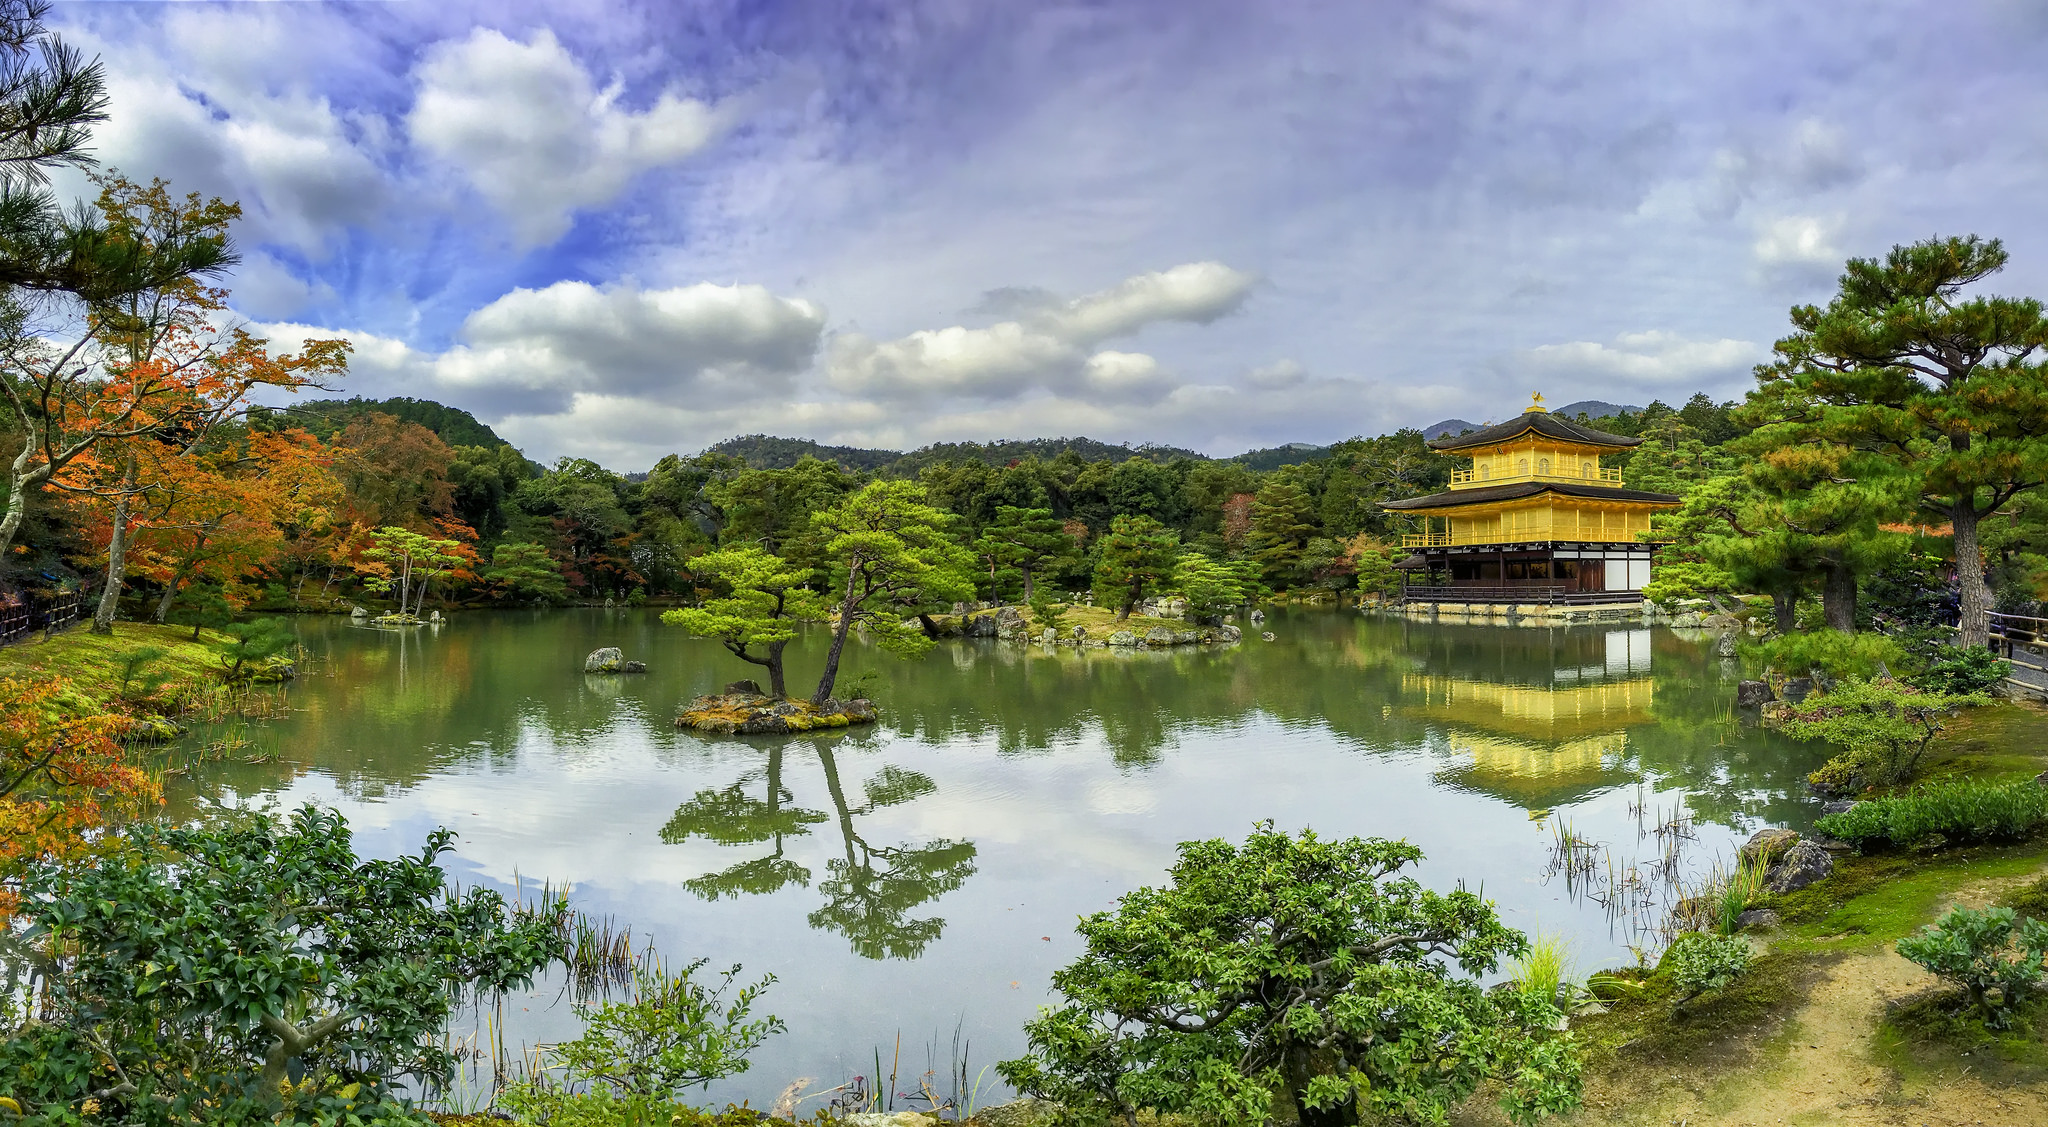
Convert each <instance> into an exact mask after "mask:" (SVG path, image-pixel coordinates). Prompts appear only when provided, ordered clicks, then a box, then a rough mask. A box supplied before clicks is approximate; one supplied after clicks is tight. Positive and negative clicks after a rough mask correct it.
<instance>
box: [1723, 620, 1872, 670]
mask: <svg viewBox="0 0 2048 1127" xmlns="http://www.w3.org/2000/svg"><path fill="white" fill-rule="evenodd" d="M1743 650H1744V652H1745V653H1746V654H1747V655H1749V656H1750V657H1752V658H1754V659H1757V660H1760V661H1762V662H1763V664H1764V665H1765V666H1766V667H1768V668H1770V669H1773V670H1776V671H1777V672H1779V673H1783V674H1785V675H1786V676H1788V677H1804V676H1806V675H1807V674H1808V673H1809V672H1811V671H1813V670H1815V669H1818V670H1820V671H1821V672H1822V673H1825V674H1826V675H1828V676H1829V677H1875V676H1877V674H1878V667H1879V666H1880V665H1883V666H1886V667H1890V666H1893V665H1897V664H1899V662H1900V661H1901V660H1902V659H1903V658H1904V657H1905V654H1906V651H1905V648H1904V647H1902V646H1900V645H1899V643H1898V642H1896V641H1894V640H1892V639H1891V638H1889V637H1887V636H1885V635H1883V634H1870V633H1864V634H1849V633H1844V632H1843V631H1840V630H1807V631H1802V632H1799V633H1793V634H1780V635H1778V636H1777V637H1775V638H1769V639H1766V640H1764V641H1761V642H1754V643H1751V644H1749V645H1747V646H1745V647H1743Z"/></svg>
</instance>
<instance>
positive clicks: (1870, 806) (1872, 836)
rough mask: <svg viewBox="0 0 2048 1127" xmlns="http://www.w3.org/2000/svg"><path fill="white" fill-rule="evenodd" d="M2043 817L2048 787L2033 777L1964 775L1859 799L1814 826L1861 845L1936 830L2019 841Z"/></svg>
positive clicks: (1904, 841) (1913, 839) (1922, 836)
mask: <svg viewBox="0 0 2048 1127" xmlns="http://www.w3.org/2000/svg"><path fill="white" fill-rule="evenodd" d="M2043 822H2048V787H2043V786H2041V785H2040V784H2038V783H2036V782H2034V781H2033V780H2031V779H2029V780H2026V781H2024V782H2017V783H1986V782H1977V781H1973V780H1963V781H1960V782H1953V783H1935V784H1931V785H1928V786H1924V787H1921V788H1920V789H1918V790H1916V791H1913V792H1912V793H1910V794H1895V795H1888V796H1886V797H1884V798H1874V799H1871V800H1869V801H1867V802H1859V803H1857V804H1856V805H1854V806H1851V807H1850V808H1849V809H1847V810H1844V811H1843V812H1841V813H1839V814H1829V815H1827V816H1826V817H1824V818H1822V819H1820V820H1819V821H1818V822H1815V823H1814V828H1815V829H1817V830H1819V831H1820V832H1821V833H1824V834H1827V835H1828V836H1830V837H1838V838H1841V839H1842V840H1843V841H1846V842H1849V843H1850V844H1852V845H1855V846H1856V847H1857V848H1859V849H1860V848H1862V847H1863V846H1864V845H1865V844H1866V843H1869V842H1874V841H1883V842H1889V843H1890V844H1892V845H1896V846H1914V845H1919V844H1921V843H1922V842H1925V841H1928V840H1931V839H1932V838H1934V837H1936V836H1939V837H1941V838H1942V839H1943V840H1945V841H1947V842H1949V843H1951V844H1962V843H1965V842H1975V841H2014V840H2017V839H2020V838H2023V837H2026V836H2027V835H2029V834H2031V833H2033V832H2034V829H2035V828H2036V827H2038V826H2040V825H2041V824H2042V823H2043Z"/></svg>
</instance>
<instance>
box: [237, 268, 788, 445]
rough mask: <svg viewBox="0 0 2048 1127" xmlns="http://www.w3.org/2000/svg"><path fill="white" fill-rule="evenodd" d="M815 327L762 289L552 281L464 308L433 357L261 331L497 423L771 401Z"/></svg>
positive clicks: (376, 380) (375, 341)
mask: <svg viewBox="0 0 2048 1127" xmlns="http://www.w3.org/2000/svg"><path fill="white" fill-rule="evenodd" d="M824 323H825V313H824V310H822V309H820V308H819V307H817V306H816V305H813V304H812V303H810V302H807V301H804V300H802V299H800V298H786V297H778V296H776V295H775V294H773V293H770V292H769V291H768V290H767V289H765V288H763V287H761V286H750V285H733V286H719V285H713V284H710V283H699V284H697V285H692V286H679V287H676V288H673V289H665V290H642V289H638V288H636V287H633V286H624V285H622V286H613V287H609V288H606V289H599V288H597V287H595V286H592V285H589V284H587V283H584V282H557V283H555V284H554V285H552V286H548V287H546V288H544V289H538V290H525V289H521V290H514V291H512V292H511V293H509V294H506V295H505V296H503V297H501V298H499V299H497V300H496V301H493V302H491V303H490V304H489V305H486V306H484V307H483V308H481V309H478V310H476V311H475V312H474V313H471V314H470V315H469V317H468V318H467V319H465V320H464V321H463V324H462V331H461V336H462V338H463V339H462V342H461V343H459V344H456V345H455V346H453V347H451V348H449V349H447V350H445V351H443V352H439V353H428V352H422V351H419V350H416V349H414V348H412V347H411V346H409V345H407V344H405V343H403V342H400V341H395V340H392V339H390V338H388V337H380V336H376V335H374V334H369V333H359V332H346V331H330V330H324V329H317V328H313V327H311V326H305V325H290V324H274V325H267V326H263V330H264V332H265V333H266V335H268V336H270V337H271V339H272V340H274V341H277V342H279V343H280V344H288V343H292V342H296V341H298V340H303V339H306V338H308V337H318V336H346V337H347V338H349V339H350V340H351V341H352V342H354V344H355V346H356V352H355V356H354V358H353V360H352V361H351V364H350V369H351V374H352V378H351V381H350V382H351V384H354V385H360V384H362V383H364V382H368V383H370V384H372V385H373V387H375V388H376V389H377V390H380V391H382V393H383V394H397V393H399V392H400V389H404V390H403V393H404V394H408V395H417V394H434V395H441V396H445V397H447V398H449V399H451V400H454V401H455V402H457V403H460V404H461V405H463V406H466V407H468V408H470V409H471V410H474V411H477V412H479V413H480V414H483V415H485V416H486V417H490V418H501V417H505V416H508V415H535V414H549V415H552V414H561V413H564V412H569V411H572V410H574V409H575V406H576V404H577V402H578V400H579V397H582V396H598V397H610V398H616V399H620V400H626V401H635V402H653V403H669V404H678V405H680V404H685V403H687V404H695V403H696V402H698V401H700V400H701V399H704V398H732V397H739V398H745V399H749V400H753V401H757V402H758V401H762V400H763V399H764V397H765V398H768V399H772V398H774V397H776V396H779V395H782V394H784V393H786V392H787V391H788V390H789V388H790V382H791V380H792V378H793V377H794V375H795V374H796V373H797V372H799V371H801V370H803V369H804V368H805V367H807V366H808V365H809V364H810V361H811V357H812V355H813V354H814V353H815V352H816V351H817V347H818V335H819V333H820V331H821V330H822V329H823V327H824ZM422 385H424V386H422Z"/></svg>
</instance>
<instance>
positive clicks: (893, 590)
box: [811, 481, 974, 704]
mask: <svg viewBox="0 0 2048 1127" xmlns="http://www.w3.org/2000/svg"><path fill="white" fill-rule="evenodd" d="M812 519H813V524H814V526H815V528H816V531H817V534H818V536H819V538H820V540H821V541H822V544H821V550H822V552H823V554H824V557H825V559H826V560H827V561H828V562H829V565H830V567H831V569H832V580H833V588H834V590H836V591H837V593H838V600H837V601H838V606H837V608H836V611H837V614H838V622H837V623H836V624H835V627H834V629H833V632H832V648H831V649H830V650H828V651H827V652H826V654H825V672H824V674H823V675H822V676H820V677H819V678H818V689H817V692H815V693H813V694H812V695H811V699H812V701H813V702H815V703H818V704H823V703H824V701H825V700H826V698H828V697H830V696H831V695H832V686H833V684H834V682H836V681H837V680H838V677H839V659H840V657H841V655H842V654H843V653H844V652H845V649H846V636H847V634H848V633H850V632H851V631H852V629H853V627H854V626H855V625H856V624H858V625H859V626H860V627H861V628H862V629H864V630H866V631H867V633H868V635H869V636H870V637H872V638H874V639H875V641H876V642H877V643H879V644H880V645H881V646H882V648H883V649H886V650H889V651H890V652H892V653H897V654H901V655H903V656H906V657H915V656H918V655H921V654H924V653H926V652H928V651H929V650H930V649H931V646H932V640H931V638H929V637H928V636H927V635H926V634H925V632H924V631H923V630H921V629H918V628H917V627H915V626H909V627H906V626H905V625H904V624H903V616H904V614H905V613H907V612H909V611H912V610H915V609H916V608H918V607H920V606H925V605H929V604H931V603H935V602H953V601H956V600H960V599H966V598H969V597H971V596H972V595H973V593H974V572H973V568H974V557H973V555H972V554H971V553H969V552H968V551H967V549H965V548H963V547H961V546H960V545H959V544H957V543H955V542H954V540H953V537H952V534H951V525H952V523H953V517H952V516H951V515H950V514H948V513H947V512H945V511H944V510H942V509H937V508H934V507H933V506H932V505H931V504H929V503H928V501H927V500H926V495H925V491H924V486H922V485H919V484H918V483H916V482H912V481H877V482H873V483H871V484H869V485H867V486H865V487H863V488H862V489H861V490H860V491H859V492H857V493H854V494H853V495H851V496H849V497H847V498H846V499H845V500H843V501H841V502H840V503H839V504H837V505H834V506H832V507H831V508H829V509H825V510H823V511H822V512H819V513H818V514H817V515H816V516H815V517H814V518H812Z"/></svg>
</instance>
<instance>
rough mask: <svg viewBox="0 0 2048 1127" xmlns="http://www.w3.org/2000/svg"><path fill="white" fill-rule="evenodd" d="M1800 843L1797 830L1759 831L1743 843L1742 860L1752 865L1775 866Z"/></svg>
mask: <svg viewBox="0 0 2048 1127" xmlns="http://www.w3.org/2000/svg"><path fill="white" fill-rule="evenodd" d="M1798 843H1799V831H1797V830H1758V831H1756V833H1754V834H1751V835H1750V838H1749V840H1748V841H1745V842H1743V843H1742V849H1741V850H1740V851H1739V855H1740V856H1741V858H1742V859H1743V860H1744V861H1745V862H1747V863H1749V864H1751V865H1756V864H1764V865H1770V864H1775V863H1776V862H1777V860H1778V859H1779V858H1781V857H1783V856H1784V855H1785V852H1786V850H1789V849H1791V848H1792V847H1793V846H1794V845H1797V844H1798Z"/></svg>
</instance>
